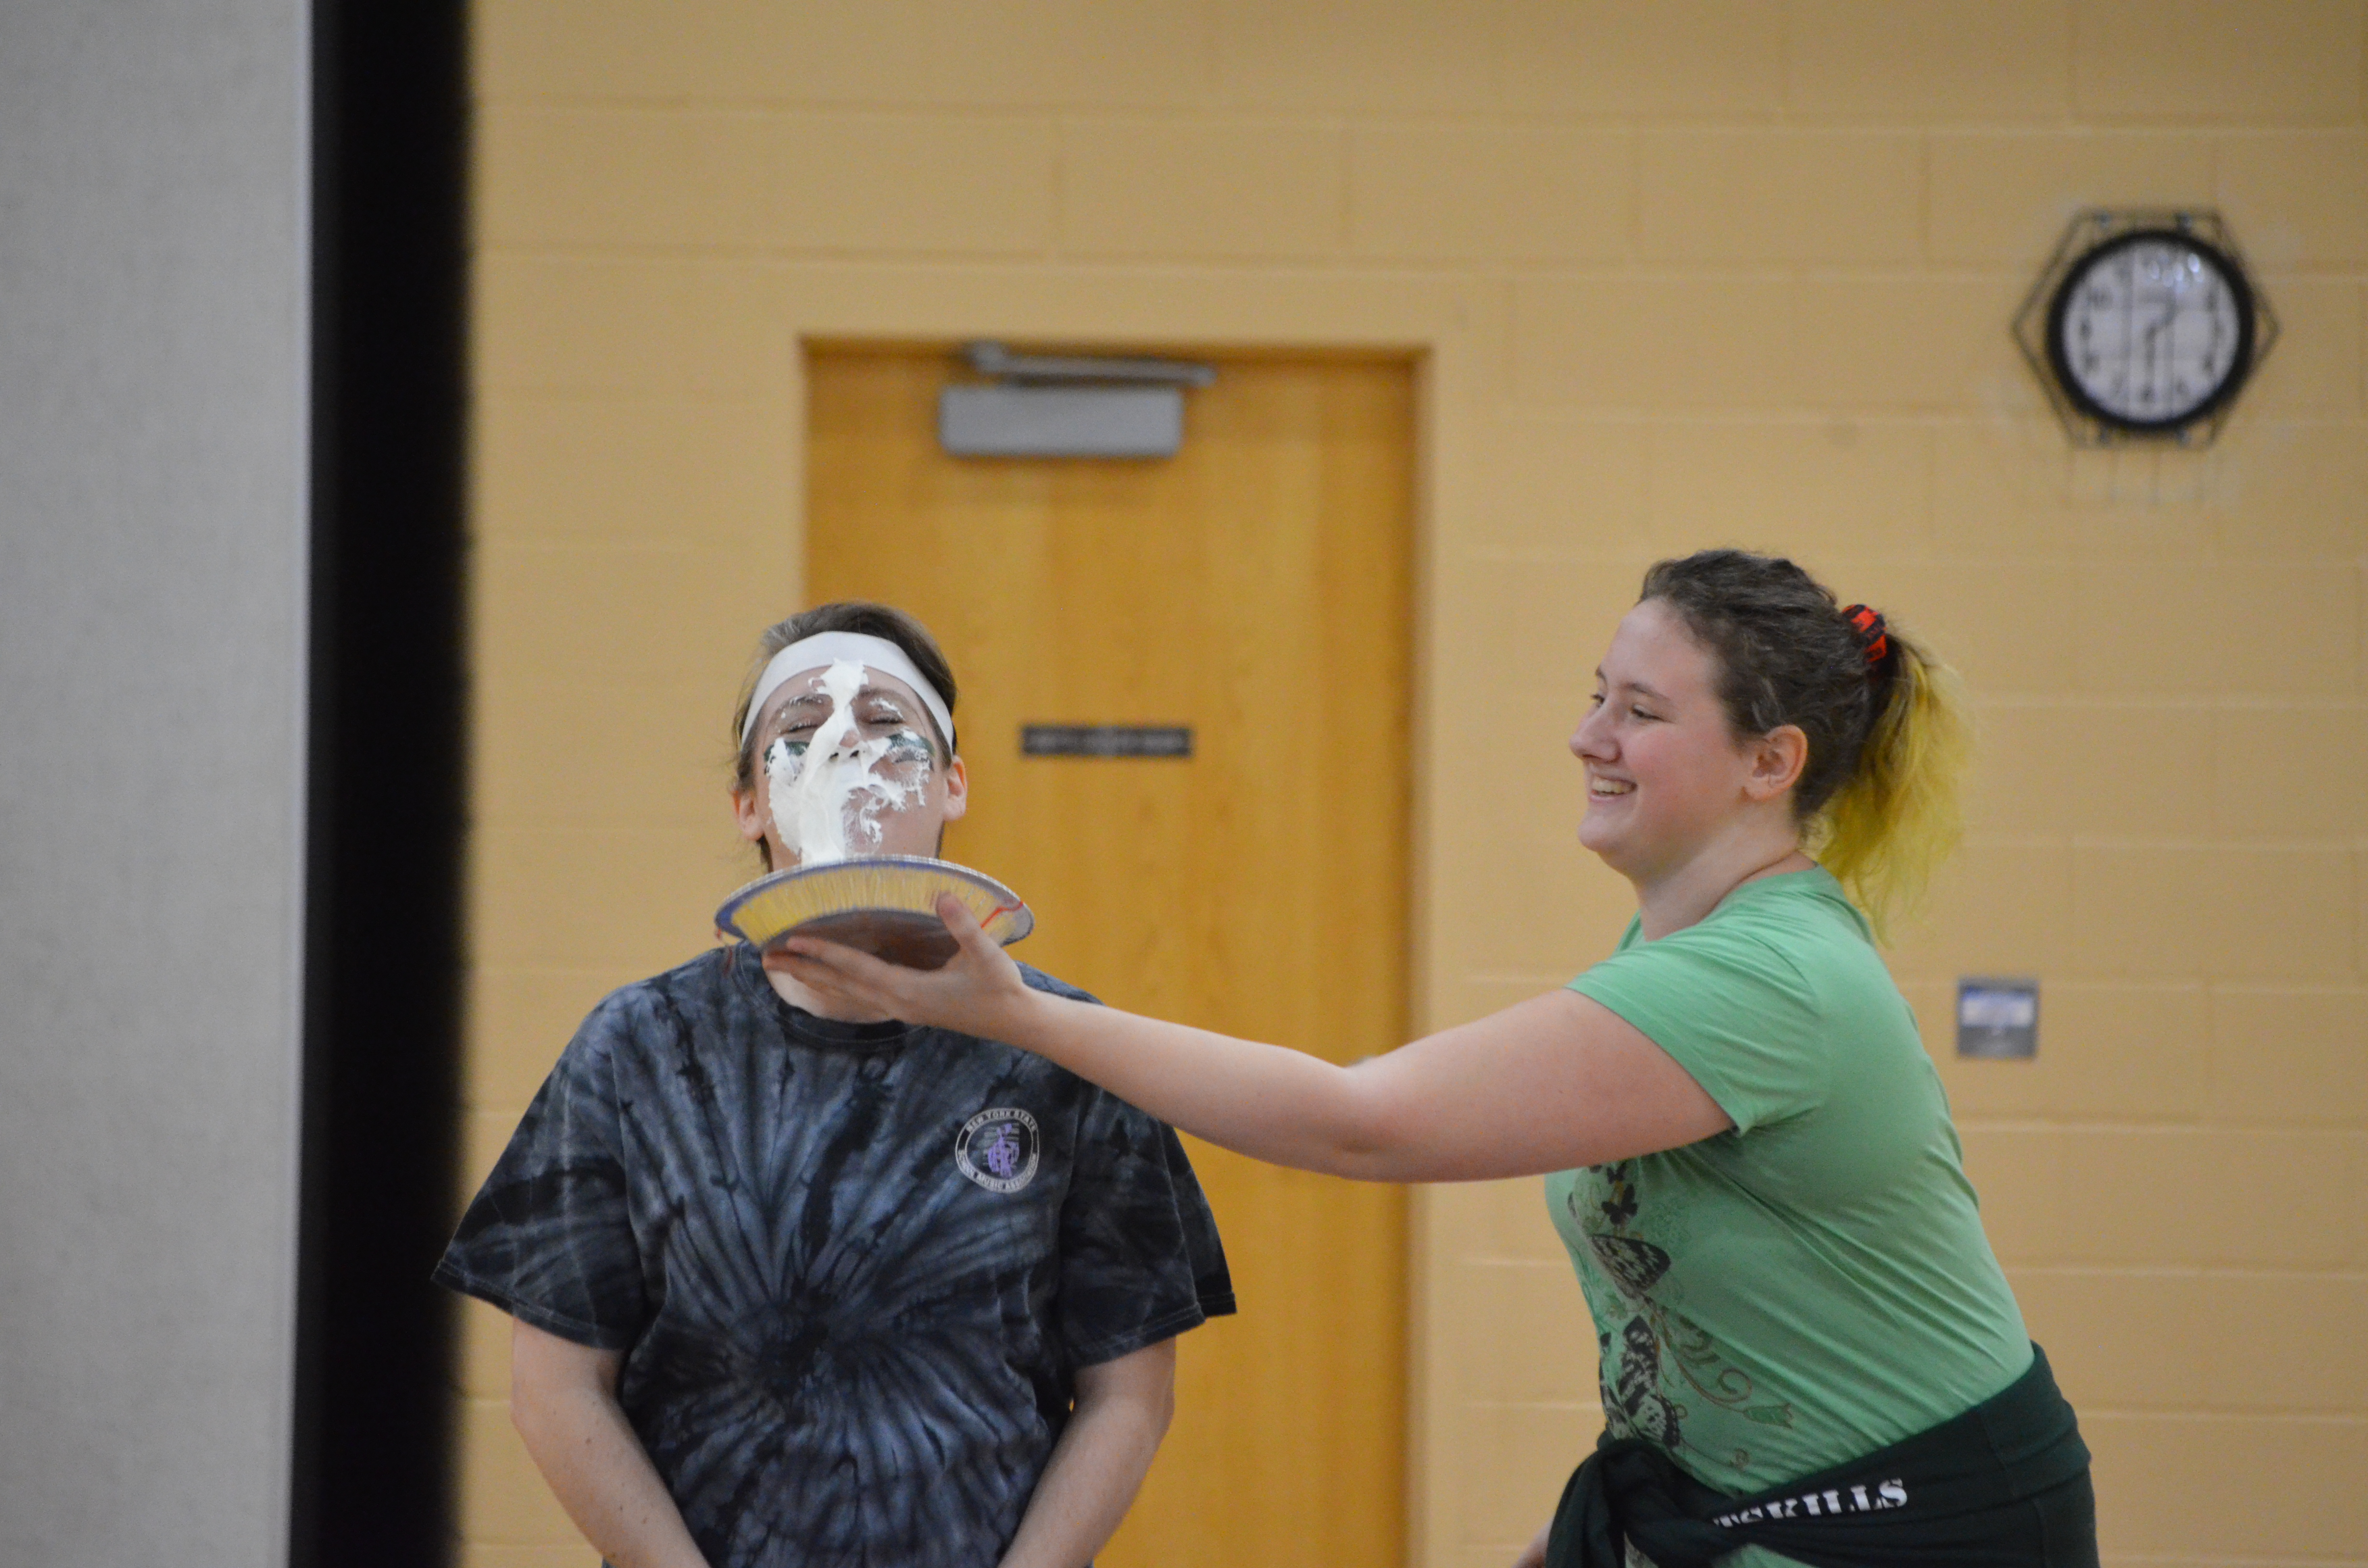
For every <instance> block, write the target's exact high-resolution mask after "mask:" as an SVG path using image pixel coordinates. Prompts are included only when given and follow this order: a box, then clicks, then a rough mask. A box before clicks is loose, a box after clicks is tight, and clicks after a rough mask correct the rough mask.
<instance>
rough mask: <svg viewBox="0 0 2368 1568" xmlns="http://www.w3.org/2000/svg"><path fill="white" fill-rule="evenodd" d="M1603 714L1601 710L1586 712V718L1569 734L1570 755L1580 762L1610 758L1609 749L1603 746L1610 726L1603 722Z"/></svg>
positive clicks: (1605, 745)
mask: <svg viewBox="0 0 2368 1568" xmlns="http://www.w3.org/2000/svg"><path fill="white" fill-rule="evenodd" d="M1603 713H1604V710H1602V709H1601V708H1594V709H1590V710H1588V715H1587V717H1586V718H1584V719H1581V720H1580V721H1579V722H1578V728H1577V729H1576V730H1573V731H1572V732H1571V733H1570V755H1571V756H1575V757H1577V758H1578V759H1579V760H1580V761H1581V762H1588V761H1597V762H1601V761H1608V760H1610V758H1611V748H1610V746H1608V745H1607V744H1605V735H1606V733H1607V731H1608V730H1609V727H1610V726H1609V725H1607V724H1606V723H1605V722H1603Z"/></svg>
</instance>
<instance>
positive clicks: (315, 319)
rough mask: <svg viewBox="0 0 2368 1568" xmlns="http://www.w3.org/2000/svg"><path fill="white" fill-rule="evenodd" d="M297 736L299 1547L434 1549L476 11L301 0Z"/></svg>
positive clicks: (415, 1566) (294, 1520)
mask: <svg viewBox="0 0 2368 1568" xmlns="http://www.w3.org/2000/svg"><path fill="white" fill-rule="evenodd" d="M312 15H313V306H312V331H313V361H312V362H313V404H312V406H313V432H312V460H313V473H312V483H313V491H312V518H313V535H312V537H313V562H312V617H313V620H312V638H311V659H312V664H311V670H310V680H311V724H312V730H311V737H310V767H311V774H310V778H309V782H308V790H307V798H308V810H309V812H310V820H309V824H308V835H309V836H308V844H307V866H306V911H305V918H306V973H305V987H304V990H305V1026H304V1065H303V1085H304V1086H303V1137H302V1150H303V1153H302V1175H301V1179H300V1187H299V1208H300V1217H299V1241H298V1257H297V1276H298V1287H297V1312H296V1317H297V1332H296V1391H295V1393H296V1398H295V1418H294V1424H293V1431H292V1444H291V1448H292V1452H291V1454H290V1463H291V1471H290V1479H291V1491H290V1523H289V1539H290V1562H291V1563H292V1564H294V1565H295V1568H329V1565H335V1568H377V1565H380V1564H386V1565H390V1568H392V1565H394V1564H401V1565H403V1568H420V1565H422V1564H437V1563H442V1562H447V1561H449V1560H450V1553H451V1540H452V1533H453V1532H452V1522H451V1516H452V1509H451V1503H450V1496H451V1483H450V1448H451V1444H450V1437H449V1432H448V1426H449V1417H448V1412H449V1409H450V1388H451V1386H452V1376H453V1370H452V1346H451V1343H450V1339H451V1333H450V1324H451V1322H452V1318H451V1312H450V1306H449V1304H448V1302H447V1301H444V1300H443V1299H441V1294H440V1292H438V1290H436V1289H435V1287H433V1286H431V1285H430V1284H429V1283H428V1278H427V1275H428V1270H429V1268H430V1267H432V1266H433V1265H434V1262H435V1260H436V1257H437V1255H438V1251H439V1250H440V1248H441V1246H442V1244H443V1241H444V1239H445V1234H446V1232H447V1231H448V1229H449V1227H450V1221H451V1218H452V1215H453V1212H454V1210H455V1208H456V1204H455V1193H454V1186H455V1182H454V1165H455V1160H456V1148H457V1142H458V1136H457V1124H458V1108H457V1106H458V1067H459V1026H460V1011H459V1000H460V973H461V926H460V915H461V881H460V865H461V824H462V820H463V817H462V812H463V801H464V797H463V790H464V780H463V777H462V767H463V761H464V752H463V747H462V731H461V724H462V712H463V710H462V698H463V686H462V679H463V672H462V645H461V635H462V624H461V532H462V517H461V509H462V497H463V487H462V463H463V453H464V450H465V446H464V438H465V426H464V418H465V415H464V409H465V392H466V376H465V352H466V324H465V314H464V312H465V301H466V293H465V282H466V264H467V257H466V252H465V248H464V246H465V239H466V233H465V229H464V200H465V191H466V179H467V149H468V133H467V103H468V98H467V90H466V36H467V29H466V6H465V5H464V4H462V3H461V0H406V3H405V4H403V5H393V6H388V5H370V4H363V3H361V0H315V3H314V5H313V13H312Z"/></svg>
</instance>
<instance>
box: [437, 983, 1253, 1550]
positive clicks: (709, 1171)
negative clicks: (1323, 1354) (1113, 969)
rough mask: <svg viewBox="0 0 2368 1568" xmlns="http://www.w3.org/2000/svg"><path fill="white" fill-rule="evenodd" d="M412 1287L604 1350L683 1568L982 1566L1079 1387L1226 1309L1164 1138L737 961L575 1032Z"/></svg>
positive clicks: (1214, 1247) (611, 1002)
mask: <svg viewBox="0 0 2368 1568" xmlns="http://www.w3.org/2000/svg"><path fill="white" fill-rule="evenodd" d="M1025 972H1026V974H1027V978H1028V983H1029V984H1030V985H1032V986H1034V987H1036V988H1037V989H1039V990H1043V991H1050V992H1053V993H1055V994H1060V995H1064V996H1076V997H1080V998H1084V994H1083V993H1082V992H1078V991H1076V990H1074V989H1072V988H1071V987H1068V986H1066V985H1064V984H1062V983H1060V982H1058V981H1055V980H1052V979H1049V978H1047V977H1045V976H1043V975H1042V974H1039V973H1037V972H1036V971H1032V970H1029V971H1025ZM1084 999H1087V1000H1090V998H1084ZM436 1278H438V1280H440V1281H441V1282H443V1283H444V1284H446V1285H449V1286H450V1287H451V1288H452V1289H454V1290H461V1291H465V1292H466V1293H468V1294H470V1295H472V1296H477V1297H481V1298H483V1299H484V1300H485V1301H491V1302H492V1303H493V1304H494V1305H495V1306H497V1307H499V1308H501V1309H502V1310H503V1311H504V1312H509V1313H511V1314H512V1315H514V1316H516V1317H517V1318H518V1319H519V1320H521V1321H523V1322H526V1323H529V1324H534V1325H535V1326H536V1327H538V1328H541V1329H544V1330H547V1331H548V1332H550V1333H552V1334H554V1335H559V1336H560V1337H562V1338H564V1339H569V1340H573V1341H575V1342H576V1343H577V1344H581V1345H588V1346H597V1347H598V1348H602V1349H611V1350H620V1351H622V1352H624V1360H623V1367H622V1370H621V1373H620V1381H619V1387H618V1397H619V1400H620V1403H621V1404H622V1405H623V1406H624V1410H625V1414H626V1415H627V1417H628V1418H629V1419H630V1420H631V1421H632V1425H633V1429H634V1430H635V1431H636V1432H637V1433H639V1434H640V1436H641V1439H642V1443H643V1447H644V1448H646V1449H648V1450H649V1455H650V1458H651V1460H653V1461H654V1462H655V1465H656V1466H657V1470H658V1473H659V1474H660V1475H661V1476H663V1477H664V1478H665V1480H666V1485H667V1487H668V1488H669V1489H670V1490H671V1491H672V1493H673V1494H674V1497H675V1500H676V1503H677V1506H679V1507H680V1508H681V1511H682V1515H683V1518H684V1520H685V1522H686V1523H687V1524H688V1525H689V1528H690V1532H691V1535H692V1536H693V1537H694V1538H695V1539H696V1540H698V1542H699V1545H700V1550H701V1551H704V1552H705V1553H706V1554H707V1559H708V1562H710V1563H711V1564H712V1568H822V1565H825V1564H828V1565H832V1568H840V1565H846V1568H858V1565H869V1564H877V1565H880V1568H887V1565H890V1564H894V1565H895V1568H992V1564H994V1563H995V1562H996V1560H997V1559H998V1558H1000V1557H1001V1555H1002V1553H1003V1551H1004V1549H1005V1548H1006V1547H1007V1546H1008V1544H1009V1543H1010V1540H1011V1538H1012V1536H1013V1534H1014V1533H1015V1532H1016V1531H1017V1530H1018V1528H1019V1520H1020V1517H1021V1515H1022V1514H1023V1513H1024V1512H1025V1511H1026V1509H1027V1506H1028V1499H1029V1496H1030V1494H1031V1493H1032V1492H1033V1491H1034V1490H1035V1486H1036V1481H1037V1477H1038V1476H1039V1474H1040V1473H1041V1472H1042V1470H1043V1468H1044V1463H1045V1461H1046V1460H1047V1459H1048V1458H1049V1457H1050V1455H1051V1453H1052V1449H1053V1441H1054V1439H1055V1438H1057V1437H1059V1435H1060V1431H1061V1427H1062V1426H1063V1424H1064V1421H1065V1420H1066V1418H1067V1414H1068V1409H1069V1402H1070V1398H1071V1392H1072V1388H1073V1384H1074V1378H1075V1374H1076V1369H1078V1368H1080V1367H1087V1366H1092V1365H1094V1364H1096V1363H1099V1362H1103V1361H1109V1360H1114V1359H1116V1358H1119V1357H1121V1356H1124V1355H1126V1354H1128V1353H1129V1352H1131V1351H1134V1350H1138V1349H1141V1348H1143V1347H1144V1346H1149V1345H1155V1344H1157V1343H1158V1342H1159V1341H1161V1340H1164V1339H1167V1338H1169V1337H1171V1336H1172V1335H1176V1334H1178V1333H1180V1332H1182V1331H1183V1330H1185V1329H1189V1328H1191V1327H1192V1326H1194V1325H1195V1324H1199V1323H1201V1322H1202V1321H1203V1320H1204V1319H1206V1318H1208V1317H1211V1316H1214V1315H1217V1314H1220V1313H1224V1312H1232V1311H1233V1310H1234V1300H1233V1288H1232V1283H1231V1280H1230V1278H1228V1276H1227V1274H1226V1270H1225V1259H1224V1251H1223V1249H1222V1247H1221V1246H1220V1245H1219V1243H1218V1239H1217V1229H1216V1222H1215V1221H1214V1219H1213V1218H1212V1216H1211V1214H1210V1212H1209V1206H1208V1203H1207V1200H1206V1199H1204V1198H1203V1197H1202V1196H1201V1187H1200V1184H1199V1182H1198V1181H1197V1180H1195V1179H1194V1177H1193V1175H1192V1169H1191V1166H1190V1164H1188V1163H1187V1161H1186V1159H1185V1156H1184V1150H1183V1147H1182V1145H1181V1144H1179V1143H1178V1142H1177V1138H1176V1134H1175V1133H1174V1132H1172V1131H1169V1130H1168V1129H1167V1126H1165V1125H1164V1124H1163V1123H1161V1122H1158V1121H1156V1120H1154V1119H1152V1118H1151V1117H1149V1116H1146V1115H1144V1113H1143V1112H1141V1111H1139V1110H1137V1109H1135V1108H1133V1107H1132V1106H1130V1105H1127V1104H1126V1103H1125V1102H1123V1101H1121V1100H1119V1099H1115V1098H1113V1097H1111V1096H1109V1095H1107V1094H1105V1093H1103V1092H1102V1091H1101V1090H1099V1089H1098V1088H1096V1087H1094V1086H1093V1085H1090V1084H1087V1083H1086V1082H1085V1081H1084V1080H1082V1079H1080V1078H1078V1077H1076V1076H1075V1075H1074V1074H1070V1073H1068V1072H1066V1071H1064V1070H1063V1069H1062V1068H1059V1067H1055V1066H1053V1064H1052V1063H1050V1062H1045V1061H1043V1060H1042V1058H1039V1057H1034V1056H1030V1055H1028V1054H1027V1053H1026V1052H1024V1051H1017V1050H1014V1049H1013V1048H1011V1047H1009V1046H1007V1045H1000V1044H997V1043H996V1042H994V1041H991V1040H976V1039H973V1038H972V1037H970V1036H968V1035H958V1034H952V1033H949V1032H947V1031H944V1030H939V1029H928V1028H907V1027H906V1026H905V1025H902V1024H876V1025H861V1024H842V1023H833V1022H830V1021H828V1020H825V1019H822V1018H817V1017H814V1016H812V1015H811V1014H808V1013H805V1012H803V1011H801V1010H799V1009H797V1008H793V1007H791V1006H789V1005H788V1004H787V1003H785V1002H783V1001H781V1000H780V997H779V996H778V995H777V994H775V993H774V991H773V989H772V987H771V985H770V984H769V983H768V982H767V981H766V978H765V974H764V971H763V968H762V966H761V965H760V964H759V963H758V962H757V955H756V954H755V952H754V951H753V950H751V949H747V948H745V947H740V948H725V949H715V950H713V951H711V952H709V953H706V954H704V955H702V956H700V958H698V959H695V960H692V961H691V962H689V963H687V964H684V965H683V966H681V967H680V968H678V969H676V970H672V971H668V972H666V973H665V974H661V975H659V976H657V977H656V978H655V979H652V980H647V981H643V983H640V984H637V985H629V986H627V987H625V988H624V989H623V990H621V991H619V992H617V993H615V994H612V995H610V996H609V998H608V999H607V1000H605V1001H603V1002H602V1003H601V1004H600V1005H599V1006H598V1007H597V1008H596V1009H594V1011H593V1013H592V1016H591V1017H589V1018H588V1019H586V1021H585V1024H584V1027H583V1028H581V1029H580V1030H578V1031H577V1033H576V1036H575V1040H573V1041H572V1042H571V1043H570V1044H569V1045H568V1047H567V1050H566V1051H565V1052H564V1053H563V1054H562V1056H561V1057H560V1060H559V1062H558V1065H557V1066H556V1067H554V1068H553V1069H552V1074H551V1076H550V1078H549V1079H548V1080H547V1081H546V1082H545V1083H544V1084H543V1085H542V1088H541V1092H540V1093H538V1094H537V1095H536V1096H535V1098H534V1102H533V1104H532V1105H531V1106H530V1107H529V1108H528V1110H527V1114H526V1119H525V1120H524V1121H522V1122H521V1123H519V1125H518V1133H517V1135H516V1136H515V1137H513V1138H512V1139H511V1141H510V1144H509V1147H508V1149H507V1151H506V1152H505V1153H503V1155H502V1157H501V1160H500V1162H499V1163H498V1164H497V1165H495V1167H494V1172H493V1175H492V1176H490V1177H488V1178H487V1180H486V1182H485V1185H484V1188H483V1190H481V1191H480V1192H479V1193H478V1194H477V1197H476V1199H475V1200H474V1201H473V1202H472V1203H471V1204H470V1206H469V1209H468V1211H467V1213H466V1214H465V1215H464V1216H463V1217H462V1219H461V1227H460V1231H459V1233H458V1234H457V1235H455V1236H454V1238H453V1240H452V1244H451V1246H450V1249H449V1250H447V1252H446V1253H445V1255H444V1258H443V1261H442V1262H441V1263H440V1264H439V1265H438V1267H437V1270H436Z"/></svg>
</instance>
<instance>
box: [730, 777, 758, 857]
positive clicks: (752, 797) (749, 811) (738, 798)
mask: <svg viewBox="0 0 2368 1568" xmlns="http://www.w3.org/2000/svg"><path fill="white" fill-rule="evenodd" d="M724 793H725V794H727V795H728V796H730V797H731V800H732V820H733V822H734V823H735V824H737V825H738V826H739V829H740V836H741V837H743V838H745V839H746V840H747V841H748V842H749V843H751V844H761V843H762V842H764V838H765V796H764V791H763V790H756V789H747V790H725V791H724Z"/></svg>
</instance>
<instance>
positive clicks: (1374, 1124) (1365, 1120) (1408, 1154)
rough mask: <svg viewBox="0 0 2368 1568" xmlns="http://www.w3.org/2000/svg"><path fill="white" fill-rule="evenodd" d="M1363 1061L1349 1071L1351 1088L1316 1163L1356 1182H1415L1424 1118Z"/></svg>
mask: <svg viewBox="0 0 2368 1568" xmlns="http://www.w3.org/2000/svg"><path fill="white" fill-rule="evenodd" d="M1369 1065H1371V1063H1367V1062H1360V1063H1358V1065H1357V1066H1355V1067H1351V1068H1349V1070H1348V1073H1347V1074H1346V1076H1347V1082H1348V1087H1349V1093H1348V1096H1347V1101H1346V1103H1345V1104H1344V1105H1343V1107H1342V1108H1341V1115H1340V1118H1339V1119H1338V1122H1337V1123H1336V1124H1335V1126H1334V1128H1333V1130H1332V1136H1331V1138H1330V1139H1329V1140H1327V1143H1326V1149H1325V1150H1324V1151H1323V1158H1322V1163H1321V1165H1319V1166H1318V1168H1319V1169H1321V1170H1322V1171H1323V1172H1324V1174H1325V1175H1326V1176H1346V1177H1348V1178H1349V1179H1350V1180H1352V1181H1416V1180H1419V1179H1421V1178H1420V1176H1419V1175H1417V1173H1416V1168H1415V1167H1416V1165H1417V1161H1418V1157H1419V1155H1420V1153H1421V1137H1422V1126H1423V1119H1422V1116H1421V1113H1420V1110H1419V1108H1417V1107H1413V1106H1408V1105H1403V1104H1401V1103H1400V1101H1401V1100H1402V1099H1403V1097H1404V1096H1401V1095H1398V1094H1396V1093H1395V1092H1394V1085H1391V1084H1390V1083H1389V1082H1388V1081H1387V1080H1386V1079H1385V1078H1383V1076H1382V1075H1381V1074H1372V1073H1369V1072H1367V1071H1366V1070H1365V1069H1366V1068H1367V1067H1368V1066H1369Z"/></svg>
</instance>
